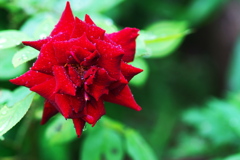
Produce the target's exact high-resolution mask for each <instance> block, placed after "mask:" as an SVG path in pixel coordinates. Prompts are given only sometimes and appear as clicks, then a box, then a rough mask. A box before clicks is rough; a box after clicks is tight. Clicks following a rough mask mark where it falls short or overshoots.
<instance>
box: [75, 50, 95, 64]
mask: <svg viewBox="0 0 240 160" xmlns="http://www.w3.org/2000/svg"><path fill="white" fill-rule="evenodd" d="M71 54H72V56H73V57H74V59H75V60H76V61H77V62H78V63H82V61H84V58H86V57H88V56H90V55H91V54H92V52H89V51H87V50H86V49H83V48H82V47H76V48H75V51H72V52H71Z"/></svg>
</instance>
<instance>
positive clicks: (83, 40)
mask: <svg viewBox="0 0 240 160" xmlns="http://www.w3.org/2000/svg"><path fill="white" fill-rule="evenodd" d="M78 41H79V46H81V47H82V48H84V49H86V50H88V51H90V52H93V51H94V50H95V49H96V47H95V45H94V44H92V42H90V41H89V39H88V38H87V35H86V33H83V35H82V36H81V37H80V38H78Z"/></svg>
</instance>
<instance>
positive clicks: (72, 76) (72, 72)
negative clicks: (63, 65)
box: [68, 65, 82, 87]
mask: <svg viewBox="0 0 240 160" xmlns="http://www.w3.org/2000/svg"><path fill="white" fill-rule="evenodd" d="M68 75H69V78H70V79H71V81H72V82H73V83H74V84H75V85H76V86H78V87H80V86H81V84H82V80H81V76H80V75H79V74H78V72H77V71H76V69H75V68H73V67H72V66H71V65H68Z"/></svg>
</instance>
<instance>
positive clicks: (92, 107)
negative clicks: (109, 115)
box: [83, 99, 106, 126]
mask: <svg viewBox="0 0 240 160" xmlns="http://www.w3.org/2000/svg"><path fill="white" fill-rule="evenodd" d="M83 112H84V113H85V115H87V116H85V117H83V119H84V120H85V121H86V122H88V123H89V124H92V126H94V125H95V123H96V122H97V121H98V120H99V119H100V118H101V117H102V116H103V115H104V114H105V113H106V112H105V108H104V104H103V101H102V100H101V99H99V100H98V101H95V100H94V99H91V100H90V101H89V102H88V103H87V106H86V107H85V108H84V111H83Z"/></svg>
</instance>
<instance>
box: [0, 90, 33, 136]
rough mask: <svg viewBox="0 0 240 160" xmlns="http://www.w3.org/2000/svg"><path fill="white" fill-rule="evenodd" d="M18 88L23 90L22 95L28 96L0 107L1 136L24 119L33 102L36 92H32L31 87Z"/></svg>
mask: <svg viewBox="0 0 240 160" xmlns="http://www.w3.org/2000/svg"><path fill="white" fill-rule="evenodd" d="M18 90H19V91H21V94H22V95H21V96H23V95H26V96H24V98H22V99H21V100H20V101H18V102H16V103H15V104H14V105H13V106H7V105H4V106H3V107H2V108H1V109H0V136H2V135H3V134H5V133H6V132H7V131H9V130H10V129H11V128H12V127H13V126H15V125H16V123H18V122H19V121H20V120H21V119H22V117H23V116H24V115H25V114H26V112H27V111H28V109H29V107H30V105H31V103H32V99H33V97H34V93H30V91H29V89H27V88H25V87H19V88H18Z"/></svg>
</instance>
